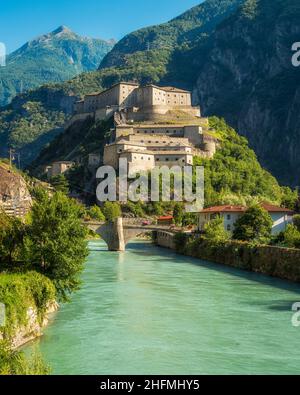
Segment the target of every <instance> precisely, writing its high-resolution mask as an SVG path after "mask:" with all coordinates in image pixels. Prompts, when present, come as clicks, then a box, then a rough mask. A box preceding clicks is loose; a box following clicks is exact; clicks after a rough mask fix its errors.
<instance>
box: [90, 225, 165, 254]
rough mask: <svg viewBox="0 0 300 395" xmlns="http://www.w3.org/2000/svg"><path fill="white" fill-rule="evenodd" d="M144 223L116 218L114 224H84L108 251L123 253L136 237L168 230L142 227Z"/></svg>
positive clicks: (162, 227)
mask: <svg viewBox="0 0 300 395" xmlns="http://www.w3.org/2000/svg"><path fill="white" fill-rule="evenodd" d="M145 221H146V220H143V219H136V218H135V219H127V218H118V219H116V220H115V221H114V222H106V223H105V222H85V225H86V226H87V227H88V228H89V229H91V230H93V231H94V232H96V233H97V234H98V235H100V236H101V237H102V239H103V240H104V241H105V242H106V244H107V246H108V249H109V251H125V249H126V245H127V244H128V243H129V242H130V240H133V239H135V238H136V237H137V236H138V235H140V234H143V233H149V232H156V231H159V230H168V229H169V228H170V226H161V225H143V222H145Z"/></svg>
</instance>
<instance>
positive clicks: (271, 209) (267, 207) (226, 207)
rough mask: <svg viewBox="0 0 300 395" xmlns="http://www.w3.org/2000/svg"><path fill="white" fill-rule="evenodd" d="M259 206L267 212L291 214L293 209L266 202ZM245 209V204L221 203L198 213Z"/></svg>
mask: <svg viewBox="0 0 300 395" xmlns="http://www.w3.org/2000/svg"><path fill="white" fill-rule="evenodd" d="M260 206H261V207H262V208H264V209H265V210H266V211H268V212H269V213H289V214H293V211H292V210H290V209H288V208H284V207H279V206H275V205H273V204H270V203H267V202H264V203H261V204H260ZM246 210H247V207H245V206H231V205H223V206H214V207H208V208H206V209H204V210H202V211H200V213H203V214H217V213H244V212H245V211H246Z"/></svg>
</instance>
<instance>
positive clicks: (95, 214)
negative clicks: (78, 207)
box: [87, 206, 105, 221]
mask: <svg viewBox="0 0 300 395" xmlns="http://www.w3.org/2000/svg"><path fill="white" fill-rule="evenodd" d="M87 214H88V215H89V216H90V218H92V219H94V220H96V221H105V216H104V214H103V213H102V211H101V209H100V207H98V206H93V207H91V208H90V209H89V210H88V213H87Z"/></svg>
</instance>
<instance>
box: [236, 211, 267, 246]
mask: <svg viewBox="0 0 300 395" xmlns="http://www.w3.org/2000/svg"><path fill="white" fill-rule="evenodd" d="M272 226H273V221H272V218H271V217H270V215H269V213H268V212H267V211H266V210H265V209H263V208H262V207H260V206H252V207H250V208H249V209H248V210H247V211H246V212H245V214H243V215H242V216H241V217H240V218H239V219H238V220H237V222H236V224H235V229H234V232H233V238H234V239H236V240H242V241H254V242H257V243H267V242H269V241H270V239H271V231H272Z"/></svg>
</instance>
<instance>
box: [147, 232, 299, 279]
mask: <svg viewBox="0 0 300 395" xmlns="http://www.w3.org/2000/svg"><path fill="white" fill-rule="evenodd" d="M155 241H156V244H157V245H158V246H161V247H165V248H170V249H172V250H175V251H176V252H177V253H180V254H183V255H186V256H190V257H193V258H198V259H202V260H206V261H210V262H213V263H218V264H222V265H226V266H231V267H234V268H237V269H242V270H248V271H251V272H255V273H261V274H265V275H268V276H272V277H277V278H280V279H282V280H288V281H293V282H297V283H300V250H299V249H292V248H280V247H275V246H265V245H261V246H253V245H251V244H250V243H245V242H238V241H228V242H226V243H223V244H218V245H212V244H211V243H209V242H208V241H205V240H202V239H200V238H199V237H193V236H191V237H188V235H186V234H179V235H175V234H174V233H171V232H164V231H159V232H157V235H156V240H155Z"/></svg>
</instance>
